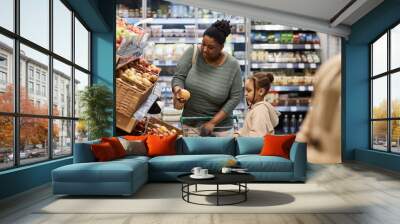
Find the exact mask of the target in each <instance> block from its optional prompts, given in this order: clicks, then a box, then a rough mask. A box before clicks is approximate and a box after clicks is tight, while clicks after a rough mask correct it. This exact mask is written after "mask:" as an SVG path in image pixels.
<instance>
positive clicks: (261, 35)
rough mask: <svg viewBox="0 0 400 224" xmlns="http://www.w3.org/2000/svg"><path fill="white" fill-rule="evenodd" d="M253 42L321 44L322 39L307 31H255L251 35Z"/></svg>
mask: <svg viewBox="0 0 400 224" xmlns="http://www.w3.org/2000/svg"><path fill="white" fill-rule="evenodd" d="M250 38H251V40H252V41H253V42H263V43H269V44H319V43H320V39H319V37H318V35H317V34H316V33H309V32H307V33H305V32H283V31H273V32H253V33H251V36H250Z"/></svg>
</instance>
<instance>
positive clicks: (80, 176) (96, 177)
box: [53, 159, 147, 182]
mask: <svg viewBox="0 0 400 224" xmlns="http://www.w3.org/2000/svg"><path fill="white" fill-rule="evenodd" d="M144 166H147V164H146V162H144V161H141V160H136V159H131V160H130V161H127V160H114V161H109V162H96V163H75V164H70V165H66V166H62V167H59V168H57V169H55V170H53V181H58V182H129V181H132V175H133V173H134V172H139V171H140V172H141V171H142V170H143V167H144ZM146 170H147V169H146Z"/></svg>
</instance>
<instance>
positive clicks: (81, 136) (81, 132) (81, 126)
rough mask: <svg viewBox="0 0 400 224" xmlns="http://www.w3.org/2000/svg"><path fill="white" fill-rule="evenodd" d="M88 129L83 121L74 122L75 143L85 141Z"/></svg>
mask: <svg viewBox="0 0 400 224" xmlns="http://www.w3.org/2000/svg"><path fill="white" fill-rule="evenodd" d="M88 139H89V138H88V129H87V125H86V122H85V121H84V120H79V121H75V143H76V142H84V141H87V140H88Z"/></svg>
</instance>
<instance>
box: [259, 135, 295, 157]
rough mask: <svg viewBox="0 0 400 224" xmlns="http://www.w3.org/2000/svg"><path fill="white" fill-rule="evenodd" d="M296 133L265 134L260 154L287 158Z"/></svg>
mask: <svg viewBox="0 0 400 224" xmlns="http://www.w3.org/2000/svg"><path fill="white" fill-rule="evenodd" d="M295 139H296V135H265V136H264V146H263V148H262V149H261V153H260V155H262V156H280V157H284V158H286V159H289V154H290V148H291V147H292V144H293V142H294V140H295Z"/></svg>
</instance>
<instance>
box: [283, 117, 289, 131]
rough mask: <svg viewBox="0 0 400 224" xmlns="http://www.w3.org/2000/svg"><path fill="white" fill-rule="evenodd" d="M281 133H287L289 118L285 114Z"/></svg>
mask: <svg viewBox="0 0 400 224" xmlns="http://www.w3.org/2000/svg"><path fill="white" fill-rule="evenodd" d="M283 133H285V134H288V133H289V117H288V115H287V114H285V117H284V118H283Z"/></svg>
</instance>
